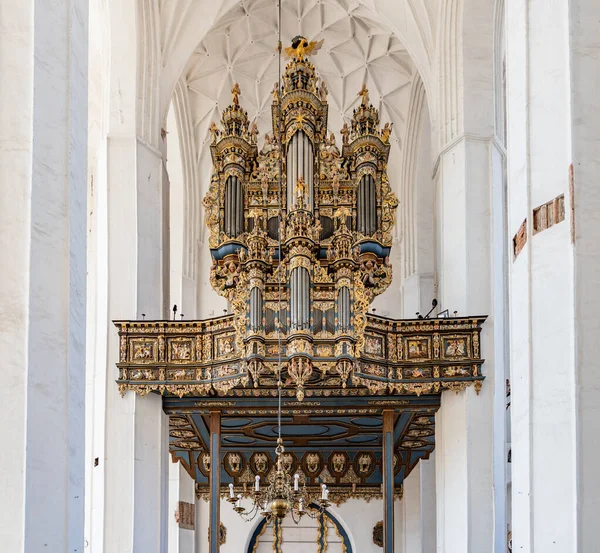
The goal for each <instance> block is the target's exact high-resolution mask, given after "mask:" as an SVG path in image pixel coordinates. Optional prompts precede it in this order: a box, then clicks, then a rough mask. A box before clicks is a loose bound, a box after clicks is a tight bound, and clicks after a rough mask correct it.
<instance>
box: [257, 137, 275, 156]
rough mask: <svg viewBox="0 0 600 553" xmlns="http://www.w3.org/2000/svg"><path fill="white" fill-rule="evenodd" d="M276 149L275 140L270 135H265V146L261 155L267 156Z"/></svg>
mask: <svg viewBox="0 0 600 553" xmlns="http://www.w3.org/2000/svg"><path fill="white" fill-rule="evenodd" d="M274 148H275V139H274V138H271V137H270V136H269V135H268V134H265V143H264V144H263V147H262V150H261V151H260V153H261V154H262V155H266V154H268V153H269V152H271V151H272V150H273V149H274Z"/></svg>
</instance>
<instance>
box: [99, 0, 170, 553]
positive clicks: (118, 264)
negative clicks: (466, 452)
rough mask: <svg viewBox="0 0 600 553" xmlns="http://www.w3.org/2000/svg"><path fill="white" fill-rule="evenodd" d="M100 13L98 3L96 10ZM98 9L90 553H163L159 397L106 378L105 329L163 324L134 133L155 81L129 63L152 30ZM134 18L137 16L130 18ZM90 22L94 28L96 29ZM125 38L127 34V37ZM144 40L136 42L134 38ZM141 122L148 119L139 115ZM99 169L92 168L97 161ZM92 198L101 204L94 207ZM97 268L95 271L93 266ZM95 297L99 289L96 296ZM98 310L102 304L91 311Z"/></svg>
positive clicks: (158, 235)
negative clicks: (99, 154) (101, 34)
mask: <svg viewBox="0 0 600 553" xmlns="http://www.w3.org/2000/svg"><path fill="white" fill-rule="evenodd" d="M104 4H105V5H106V3H104ZM109 4H110V6H108V7H106V12H105V17H106V29H105V33H106V35H105V36H107V37H109V38H107V39H106V43H105V44H104V48H105V49H106V52H107V53H108V54H109V55H107V58H108V59H109V60H110V63H108V61H107V64H106V67H107V68H108V70H109V72H110V75H109V78H107V79H106V80H105V82H103V83H102V93H101V94H100V93H99V92H98V93H97V97H98V98H102V99H104V101H105V102H106V104H107V105H105V106H103V109H102V112H103V113H107V114H109V115H108V116H107V118H108V122H107V124H106V127H107V135H106V134H104V135H103V136H102V139H103V141H104V142H105V148H106V156H105V157H103V158H100V159H104V160H106V165H105V166H104V167H98V170H97V172H96V173H95V174H94V175H93V176H94V188H93V196H94V200H93V202H94V203H93V204H92V206H93V208H94V212H93V214H94V218H95V220H96V221H97V222H98V224H97V225H96V226H95V227H93V228H94V230H95V231H96V233H97V235H96V236H94V240H95V244H96V245H97V247H98V255H97V258H95V259H94V264H93V265H92V266H90V274H92V275H93V279H94V281H95V282H96V283H97V290H91V291H90V297H92V298H94V301H97V303H98V305H97V307H96V319H95V321H93V323H91V324H94V325H97V327H98V328H100V329H103V332H102V333H100V332H99V333H98V335H97V336H96V337H95V344H94V355H93V356H91V357H90V359H89V370H90V371H92V372H93V374H94V379H93V381H91V382H90V383H89V386H90V388H91V389H90V394H89V396H88V397H93V398H94V403H95V405H94V411H93V417H94V419H95V424H94V425H93V431H92V436H91V437H90V439H91V458H92V459H93V460H94V461H93V463H91V465H92V468H91V470H92V478H91V494H92V498H91V509H92V512H91V514H90V516H89V528H88V532H89V540H88V541H89V551H90V553H104V552H106V553H112V552H120V551H128V552H131V553H159V552H160V553H163V552H165V551H166V550H167V524H168V519H167V515H168V511H167V505H168V462H169V460H168V456H167V455H168V424H167V417H166V415H165V414H164V413H163V411H162V397H161V396H160V395H157V394H149V395H148V396H147V397H145V398H141V397H139V396H136V395H135V394H134V393H133V392H128V393H127V394H126V395H125V397H123V398H122V397H121V396H120V395H119V392H118V389H117V386H116V384H115V378H116V375H117V369H116V366H115V364H116V363H117V362H118V361H119V339H118V336H117V332H116V329H115V328H114V327H113V325H112V323H111V321H112V320H117V319H141V318H142V314H145V315H146V319H147V320H148V319H163V318H165V312H166V309H165V293H164V288H165V284H166V283H167V282H168V276H165V275H166V274H168V263H166V262H165V255H164V252H165V248H164V237H165V230H164V228H165V217H166V214H167V212H168V204H166V205H165V200H164V193H163V186H164V182H163V167H162V165H163V164H162V154H161V152H160V150H159V148H158V146H157V141H156V140H154V139H153V138H152V137H153V136H154V137H157V136H159V135H160V127H158V129H156V128H154V132H146V133H143V132H142V131H143V130H144V129H145V128H147V127H148V125H150V124H151V123H152V124H154V125H158V124H159V123H157V121H156V120H154V119H152V118H151V117H150V116H148V117H144V116H143V113H144V112H143V108H144V106H146V105H148V104H152V103H153V100H152V94H157V93H158V90H157V89H156V90H153V91H149V90H148V89H147V88H146V89H142V79H140V80H138V75H140V74H142V73H143V74H144V76H145V79H144V80H143V82H150V81H152V78H153V77H156V75H154V74H151V71H150V68H149V67H148V66H147V65H144V68H143V69H140V68H139V67H138V63H141V64H144V63H145V62H147V57H148V54H147V52H146V51H145V50H144V49H145V48H146V49H150V48H151V47H150V46H149V43H150V42H151V41H152V29H151V28H146V29H143V28H142V27H143V26H144V25H150V27H151V24H150V23H149V21H151V19H150V18H148V17H142V16H144V15H145V16H147V15H148V14H145V13H143V12H144V11H145V10H147V9H148V7H147V6H146V3H142V4H140V3H139V2H136V1H135V0H120V1H111V2H110V3H109ZM138 10H139V11H138ZM99 23H100V22H99ZM132 30H135V32H132ZM142 36H143V37H144V41H142V40H141V38H140V37H142ZM103 69H104V68H103ZM146 115H148V114H146ZM99 163H100V161H99ZM100 198H101V199H102V201H100ZM106 260H107V263H106V265H105V266H103V267H102V266H101V263H102V262H106ZM103 287H104V288H105V289H104V288H103ZM102 301H104V304H103V305H102V304H101V302H102Z"/></svg>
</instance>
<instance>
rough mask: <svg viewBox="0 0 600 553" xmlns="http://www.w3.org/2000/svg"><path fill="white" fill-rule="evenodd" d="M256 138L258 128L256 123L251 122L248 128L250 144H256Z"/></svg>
mask: <svg viewBox="0 0 600 553" xmlns="http://www.w3.org/2000/svg"><path fill="white" fill-rule="evenodd" d="M257 137H258V127H257V126H256V121H253V122H252V125H251V126H250V144H256V138H257Z"/></svg>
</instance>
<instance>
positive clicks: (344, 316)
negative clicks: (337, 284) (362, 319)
mask: <svg viewBox="0 0 600 553" xmlns="http://www.w3.org/2000/svg"><path fill="white" fill-rule="evenodd" d="M338 323H339V326H340V330H341V331H342V332H346V331H347V330H349V328H350V290H348V288H347V287H346V286H344V287H342V288H340V291H339V293H338Z"/></svg>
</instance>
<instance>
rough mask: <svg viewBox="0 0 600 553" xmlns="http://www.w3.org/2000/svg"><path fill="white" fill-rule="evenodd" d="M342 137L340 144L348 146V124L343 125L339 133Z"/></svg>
mask: <svg viewBox="0 0 600 553" xmlns="http://www.w3.org/2000/svg"><path fill="white" fill-rule="evenodd" d="M340 133H341V135H342V142H343V143H344V144H348V140H349V138H350V129H349V128H348V123H344V126H343V127H342V130H341V131H340Z"/></svg>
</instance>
